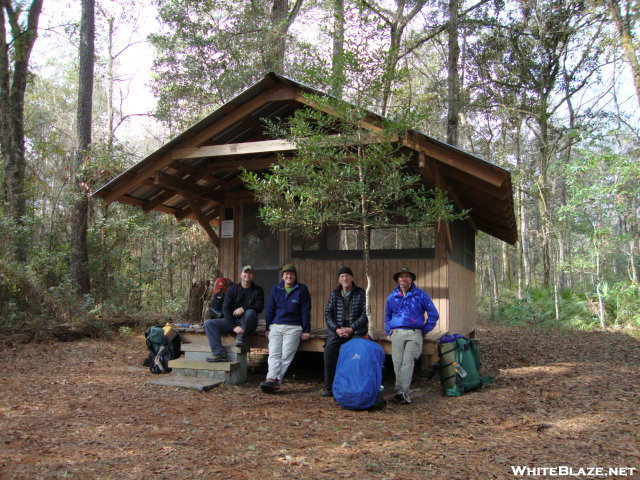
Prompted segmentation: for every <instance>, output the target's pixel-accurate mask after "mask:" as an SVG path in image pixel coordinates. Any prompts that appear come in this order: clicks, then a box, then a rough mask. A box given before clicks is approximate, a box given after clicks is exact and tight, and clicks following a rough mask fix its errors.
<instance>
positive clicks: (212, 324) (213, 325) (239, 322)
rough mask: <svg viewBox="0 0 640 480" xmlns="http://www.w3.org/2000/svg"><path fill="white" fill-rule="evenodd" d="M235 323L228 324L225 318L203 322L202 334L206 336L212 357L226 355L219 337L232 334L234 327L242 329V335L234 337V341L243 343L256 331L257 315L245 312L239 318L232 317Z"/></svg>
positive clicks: (250, 311) (252, 311)
mask: <svg viewBox="0 0 640 480" xmlns="http://www.w3.org/2000/svg"><path fill="white" fill-rule="evenodd" d="M233 320H234V322H235V323H232V322H229V321H228V320H227V319H226V318H224V317H223V318H213V319H211V320H207V321H206V322H204V333H206V334H207V339H208V340H209V347H210V348H211V353H212V354H213V355H226V354H227V351H226V350H225V349H224V347H223V346H222V339H221V336H222V335H224V334H225V333H231V332H233V329H234V328H236V327H242V330H244V333H243V334H241V335H237V336H236V341H240V342H242V341H244V339H246V338H247V337H248V336H249V335H251V334H252V333H253V332H255V331H256V327H257V326H258V314H257V313H256V312H255V310H247V311H246V312H244V313H243V314H242V316H240V317H233Z"/></svg>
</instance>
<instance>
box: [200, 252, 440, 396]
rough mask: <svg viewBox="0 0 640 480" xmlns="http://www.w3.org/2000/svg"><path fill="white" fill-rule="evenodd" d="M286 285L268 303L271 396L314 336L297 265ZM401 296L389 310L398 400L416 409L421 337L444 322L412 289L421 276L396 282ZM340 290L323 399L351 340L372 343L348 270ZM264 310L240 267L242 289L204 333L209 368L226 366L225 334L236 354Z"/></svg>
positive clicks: (334, 294) (401, 275)
mask: <svg viewBox="0 0 640 480" xmlns="http://www.w3.org/2000/svg"><path fill="white" fill-rule="evenodd" d="M281 274H282V280H281V281H280V282H279V283H278V284H276V285H274V286H273V287H272V288H271V291H270V292H269V297H268V298H267V302H266V311H265V320H266V331H265V336H266V337H267V338H268V340H269V357H268V372H267V378H266V379H265V381H263V382H261V383H260V389H261V390H262V391H263V392H265V393H274V392H276V391H277V390H278V389H279V388H280V386H281V385H282V382H283V379H284V376H285V374H286V373H287V369H288V368H289V365H290V364H291V362H292V361H293V357H294V356H295V353H296V351H297V350H298V346H299V344H300V341H306V340H308V339H309V338H310V336H311V296H310V295H309V290H308V288H307V287H306V285H304V284H302V283H300V282H298V277H297V270H296V267H295V265H293V264H287V265H285V266H284V267H282V270H281ZM393 279H394V281H395V282H396V283H397V285H396V288H395V289H394V290H393V292H391V294H390V295H389V296H388V298H387V302H386V306H385V319H384V325H385V332H386V335H387V339H388V340H389V341H390V342H391V358H392V361H393V368H394V373H395V393H394V399H395V400H396V401H397V402H398V403H403V404H409V403H411V398H410V395H409V394H410V391H409V387H410V384H411V379H412V377H413V367H414V364H415V361H416V360H417V359H418V357H419V356H420V354H421V353H422V344H423V338H424V334H426V333H428V332H430V331H431V330H433V328H434V327H435V325H436V323H437V321H438V318H439V314H438V310H437V309H436V307H435V305H434V304H433V301H432V300H431V297H429V295H428V294H427V293H426V292H425V291H423V290H421V289H420V288H418V287H417V286H416V285H415V283H414V282H415V280H416V275H415V273H413V272H412V271H411V270H410V269H408V268H403V269H402V270H400V271H399V272H396V273H395V274H394V275H393ZM337 280H338V285H337V287H336V288H335V289H334V290H332V291H331V293H330V294H329V300H328V301H327V305H326V307H325V309H324V317H325V322H326V325H327V337H326V343H325V346H324V383H325V388H324V390H323V391H322V392H321V395H322V396H325V397H331V396H333V392H332V387H333V382H334V377H335V373H336V365H337V362H338V356H339V353H340V348H341V346H342V345H343V344H344V343H346V342H348V341H349V340H351V339H353V338H368V336H367V331H368V327H369V319H368V318H367V313H366V295H365V291H364V289H362V288H360V287H358V286H357V285H356V284H355V282H354V278H353V272H352V270H351V269H350V268H349V267H342V268H340V269H339V270H338V275H337ZM263 309H265V296H264V290H263V289H262V287H260V286H258V285H257V284H256V283H255V271H254V269H253V267H252V266H251V265H245V266H244V267H242V271H241V273H240V282H238V283H236V284H234V285H232V286H231V287H229V289H228V291H227V292H226V295H225V297H224V303H223V305H222V316H221V317H220V318H213V319H209V320H206V321H205V323H204V331H205V333H206V334H207V338H208V340H209V346H210V347H211V355H210V356H208V357H207V361H209V362H226V361H228V359H227V353H226V350H225V348H224V346H223V345H222V340H221V336H222V335H223V334H228V333H231V332H233V333H235V334H236V346H239V347H241V346H243V345H244V343H245V341H246V339H247V338H248V335H251V334H252V333H253V332H254V331H255V330H256V328H257V326H258V315H259V314H260V313H261V312H262V310H263Z"/></svg>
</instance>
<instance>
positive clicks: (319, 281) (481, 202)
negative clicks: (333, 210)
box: [94, 73, 517, 350]
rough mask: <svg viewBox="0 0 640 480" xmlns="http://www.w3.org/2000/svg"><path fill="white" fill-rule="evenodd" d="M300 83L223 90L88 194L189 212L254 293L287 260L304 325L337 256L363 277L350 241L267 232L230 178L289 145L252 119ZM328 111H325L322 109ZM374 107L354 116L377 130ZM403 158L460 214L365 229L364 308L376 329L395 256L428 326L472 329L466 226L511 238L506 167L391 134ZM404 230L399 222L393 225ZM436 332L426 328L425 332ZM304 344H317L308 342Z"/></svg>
mask: <svg viewBox="0 0 640 480" xmlns="http://www.w3.org/2000/svg"><path fill="white" fill-rule="evenodd" d="M309 94H313V95H323V94H322V92H319V91H317V90H314V89H312V88H310V87H307V86H305V85H302V84H300V83H298V82H295V81H293V80H291V79H289V78H286V77H283V76H281V75H277V74H274V73H270V74H268V75H266V76H265V77H264V78H262V79H261V80H260V81H259V82H257V83H256V84H254V85H253V86H252V87H250V88H248V89H247V90H245V91H244V92H242V93H241V94H239V95H238V96H237V97H235V98H234V99H233V100H231V101H229V102H228V103H226V104H225V105H224V106H222V107H220V108H219V109H217V110H216V111H215V112H213V113H211V114H210V115H209V116H207V117H206V118H204V119H203V120H201V121H200V122H198V123H197V124H195V125H193V126H192V127H191V128H188V129H187V130H186V131H184V132H183V133H182V134H180V135H179V136H177V137H176V138H174V139H173V140H171V141H170V142H168V143H167V144H166V145H164V146H162V147H161V148H159V149H158V150H157V151H155V152H154V153H152V154H151V155H149V156H148V157H147V158H145V159H144V160H142V161H141V162H139V163H138V164H137V165H135V166H133V167H131V168H130V169H128V170H127V171H126V172H124V173H122V174H121V175H120V176H118V177H117V178H115V179H113V180H112V181H110V182H109V183H107V184H106V185H104V186H103V187H102V188H100V189H99V190H98V191H97V192H95V194H94V195H96V196H98V197H101V198H103V199H104V201H106V202H107V203H110V202H114V201H117V202H123V203H128V204H131V205H135V206H138V207H140V208H142V209H143V210H144V211H145V212H149V211H151V210H157V211H161V212H165V213H168V214H171V215H174V216H175V217H176V218H177V219H184V218H191V219H194V220H196V221H197V222H198V223H199V224H200V225H201V226H202V227H203V228H204V229H205V231H206V232H207V234H208V235H209V237H210V239H211V241H212V242H213V243H214V244H215V245H216V247H217V248H218V252H219V270H220V271H221V273H222V274H223V275H224V276H227V277H229V278H232V279H233V280H234V281H235V280H237V279H238V278H239V271H240V268H241V267H242V265H245V264H251V265H253V266H254V267H255V269H256V283H258V284H259V285H261V286H263V287H264V289H265V293H268V291H269V289H270V288H271V286H272V285H273V284H275V283H276V281H278V280H279V267H280V266H281V265H283V264H285V263H289V262H293V263H295V264H296V266H297V269H298V278H299V281H300V282H302V283H305V284H306V285H307V286H308V287H309V290H310V292H311V296H312V305H313V307H312V328H313V329H314V330H317V331H318V332H322V331H324V328H325V326H324V315H323V311H324V306H325V304H326V301H327V298H328V295H329V292H330V290H331V289H332V288H335V286H336V284H337V271H338V269H339V268H340V267H341V266H342V265H348V266H350V267H351V268H352V270H353V271H354V274H355V281H356V283H363V282H364V269H363V262H362V251H361V250H360V248H358V247H359V239H358V236H357V233H356V232H354V231H327V232H324V233H323V234H322V235H320V236H319V237H317V238H315V239H297V238H295V237H291V236H289V235H286V234H284V233H279V234H275V233H272V232H271V231H269V230H268V229H267V228H265V227H264V226H263V225H261V223H260V221H259V219H258V218H257V208H258V206H257V204H256V203H255V201H254V199H253V198H252V195H251V194H250V192H248V191H247V190H246V189H245V187H244V186H243V183H242V181H241V179H240V176H239V175H240V169H241V167H244V168H245V169H247V170H252V171H264V170H266V169H267V168H268V167H269V166H270V165H272V164H273V163H275V162H277V159H278V155H284V156H287V155H292V154H293V153H294V152H295V150H296V146H295V144H292V143H290V142H288V141H285V140H278V139H274V138H271V137H269V136H268V133H267V131H266V130H265V124H264V120H266V119H275V118H286V117H287V116H289V115H291V114H292V113H293V112H294V111H295V110H296V109H299V108H305V107H310V108H318V106H317V105H315V104H314V103H313V102H312V101H311V100H310V99H309ZM327 113H331V112H327ZM381 121H382V118H381V117H379V116H377V115H375V114H370V115H369V116H368V117H367V119H366V121H365V122H364V125H363V126H364V127H365V128H368V129H370V130H371V131H373V132H375V131H377V130H379V128H380V124H381ZM399 141H400V142H402V145H403V148H404V149H405V150H406V151H407V152H408V153H410V155H411V158H412V161H411V168H413V169H415V170H416V171H417V172H419V174H420V175H421V177H422V179H423V180H424V183H425V185H426V186H427V187H429V188H432V187H438V188H440V189H444V190H445V191H446V192H447V194H448V196H449V198H450V199H452V200H453V202H454V204H455V206H456V208H459V209H468V210H470V214H469V218H468V220H466V221H460V222H455V223H452V224H450V225H447V224H442V225H437V226H435V227H434V231H433V234H432V235H418V234H415V235H410V236H409V237H410V238H407V236H406V235H400V234H398V232H389V231H380V232H373V234H372V235H373V238H372V244H373V245H372V246H373V250H372V259H371V272H372V278H373V279H374V283H375V285H374V289H373V291H372V299H371V301H372V305H371V307H372V317H373V318H372V319H371V321H372V322H373V323H372V324H373V327H374V331H375V332H376V336H377V337H378V338H380V339H382V337H383V336H384V332H383V329H384V305H385V300H386V297H387V295H388V294H389V293H390V292H391V291H392V289H393V288H394V287H395V284H394V282H393V279H392V275H393V274H394V273H395V272H397V271H398V270H400V269H401V268H402V267H409V268H411V269H412V270H413V271H414V272H415V273H416V274H417V280H416V284H417V285H418V286H419V287H421V288H423V289H424V290H426V291H427V292H429V294H430V295H431V296H432V298H433V300H434V302H435V304H436V306H437V308H438V310H439V311H440V315H441V316H440V322H439V324H438V327H437V330H438V332H440V333H444V332H450V333H462V334H469V333H471V332H473V330H474V329H475V323H476V301H475V273H474V264H475V235H476V233H477V231H478V230H481V231H484V232H486V233H488V234H489V235H492V236H494V237H496V238H498V239H501V240H503V241H505V242H508V243H510V244H513V243H515V242H516V240H517V231H516V224H515V217H514V208H513V198H512V197H513V194H512V187H511V177H510V174H509V172H508V171H507V170H504V169H502V168H500V167H497V166H495V165H492V164H490V163H487V162H485V161H483V160H481V159H480V158H478V157H475V156H473V155H471V154H469V153H466V152H464V151H462V150H460V149H457V148H455V147H452V146H450V145H447V144H445V143H442V142H440V141H437V140H435V139H433V138H431V137H429V136H427V135H424V134H422V133H420V132H417V131H409V132H407V133H406V135H405V136H404V137H403V138H401V139H399ZM405 233H406V232H405ZM435 334H436V335H437V334H438V333H437V332H436V333H435ZM306 349H308V350H321V349H322V343H321V342H319V341H318V342H315V343H314V342H310V343H309V344H308V346H307V347H306Z"/></svg>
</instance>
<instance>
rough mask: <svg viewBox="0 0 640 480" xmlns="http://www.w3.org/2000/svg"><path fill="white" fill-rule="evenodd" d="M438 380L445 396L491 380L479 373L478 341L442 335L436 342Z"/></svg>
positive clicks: (458, 393)
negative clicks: (438, 366)
mask: <svg viewBox="0 0 640 480" xmlns="http://www.w3.org/2000/svg"><path fill="white" fill-rule="evenodd" d="M438 355H439V357H440V358H439V364H440V369H439V371H440V381H441V383H442V390H443V394H444V396H445V397H459V396H460V395H462V394H464V393H467V392H471V391H473V390H477V389H479V388H481V387H482V386H484V385H487V384H489V383H491V381H492V380H493V378H492V377H490V376H486V375H485V376H482V375H480V367H481V365H482V362H481V361H480V352H479V351H478V341H477V340H476V339H471V340H469V339H468V338H466V337H463V336H462V335H458V334H456V335H453V336H449V335H447V336H446V337H443V338H442V339H440V343H439V344H438Z"/></svg>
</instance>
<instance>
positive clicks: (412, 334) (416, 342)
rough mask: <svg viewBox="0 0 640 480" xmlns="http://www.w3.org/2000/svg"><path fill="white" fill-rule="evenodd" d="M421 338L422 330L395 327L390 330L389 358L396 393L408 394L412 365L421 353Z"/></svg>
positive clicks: (422, 338)
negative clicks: (394, 378)
mask: <svg viewBox="0 0 640 480" xmlns="http://www.w3.org/2000/svg"><path fill="white" fill-rule="evenodd" d="M423 340H424V337H423V335H422V330H413V329H412V330H404V329H401V328H395V329H393V330H392V331H391V360H392V361H393V371H394V373H395V375H396V384H395V391H396V393H406V394H409V387H410V386H411V379H412V378H413V367H414V365H415V363H416V360H417V359H418V358H419V357H420V354H421V353H422V342H423Z"/></svg>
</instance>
